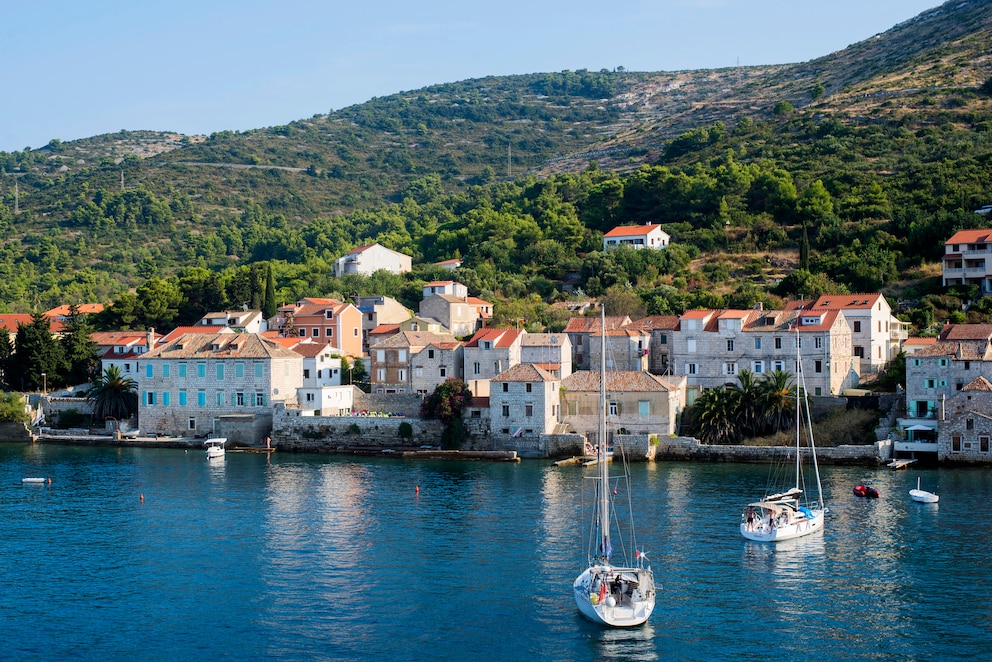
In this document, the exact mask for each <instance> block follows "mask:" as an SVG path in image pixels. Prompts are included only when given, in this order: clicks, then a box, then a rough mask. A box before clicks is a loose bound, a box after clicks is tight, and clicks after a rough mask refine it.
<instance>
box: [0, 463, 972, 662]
mask: <svg viewBox="0 0 992 662" xmlns="http://www.w3.org/2000/svg"><path fill="white" fill-rule="evenodd" d="M591 471H593V470H592V469H583V468H581V467H575V466H571V467H560V468H559V467H555V466H554V465H553V464H552V463H551V462H549V461H536V460H528V461H524V462H521V463H518V464H516V463H483V462H450V461H411V460H403V459H398V458H381V459H380V458H377V459H369V458H352V457H343V456H328V455H294V454H288V453H273V454H272V455H271V456H268V455H266V454H249V453H234V452H229V453H228V454H227V456H226V458H224V459H222V460H210V461H208V460H207V459H206V457H205V454H204V453H203V451H199V450H198V451H189V452H184V451H182V450H168V449H134V448H120V449H117V448H76V447H65V446H50V445H22V444H12V445H2V446H0V513H2V515H0V658H2V659H5V660H23V659H37V658H43V659H52V660H62V659H74V660H108V659H133V660H178V659H182V660H200V659H216V658H227V659H237V660H252V659H283V660H303V659H307V660H310V659H315V660H417V661H420V660H423V661H427V660H429V661H431V662H437V661H443V660H613V659H631V660H853V659H859V660H973V659H981V658H987V656H988V655H989V651H992V590H990V589H992V586H990V584H992V580H990V572H989V570H990V568H989V565H990V561H989V558H990V553H989V551H988V550H989V542H990V541H992V514H990V509H989V508H988V507H987V505H988V504H989V503H990V502H992V473H990V472H989V471H988V470H985V469H939V470H928V471H915V470H913V469H909V470H907V471H899V472H893V471H890V470H888V469H884V468H881V469H869V468H863V467H825V468H823V469H822V477H823V484H824V491H825V494H826V498H827V504H828V507H829V509H830V512H829V514H828V515H827V520H826V529H825V531H823V532H822V533H819V534H814V535H812V536H808V537H806V538H801V539H798V540H794V541H787V542H783V543H777V544H768V543H754V542H749V541H746V540H745V539H744V538H742V537H741V536H740V533H739V530H738V527H739V523H740V513H741V510H742V508H743V507H744V505H745V504H746V503H747V502H749V501H752V500H754V499H756V498H758V497H760V496H761V493H762V491H763V489H764V487H765V482H766V479H767V473H768V472H767V469H766V468H765V467H762V466H758V465H728V464H719V465H711V464H683V463H648V464H637V465H633V466H632V488H633V491H634V494H635V497H636V500H635V503H634V510H635V517H636V520H637V524H638V526H637V536H638V538H637V543H638V547H639V548H640V549H643V550H645V551H647V553H648V558H649V559H650V562H651V564H652V566H653V567H654V570H655V578H656V582H657V583H658V585H659V592H658V601H657V606H656V608H655V612H654V614H653V616H652V617H651V619H650V621H649V622H648V624H647V625H645V626H643V627H639V628H633V629H629V630H609V629H603V628H600V627H598V626H596V625H594V624H592V623H590V622H587V621H586V620H585V619H584V618H582V616H581V615H580V614H579V613H578V611H577V609H576V607H575V604H574V600H573V597H572V588H571V587H572V581H573V580H574V579H575V577H576V576H577V575H578V574H579V572H581V570H582V569H583V568H584V566H585V563H586V558H585V553H584V544H585V541H586V539H587V537H588V530H587V519H586V518H585V516H584V514H585V513H587V512H588V508H587V507H586V508H584V507H583V505H582V503H581V498H580V495H582V494H583V493H586V494H588V492H589V489H588V485H587V483H588V482H589V481H583V477H584V476H589V475H591V473H590V472H591ZM918 476H919V477H921V479H922V485H923V487H924V489H928V490H931V491H934V492H937V493H938V494H940V497H941V499H940V502H939V503H938V504H919V503H916V502H914V501H912V500H911V499H910V498H909V490H910V489H912V488H915V487H916V480H917V477H918ZM24 477H45V478H48V477H50V478H51V479H52V482H51V483H50V484H48V483H47V482H46V483H44V484H23V483H22V482H21V479H22V478H24ZM862 482H869V483H871V484H872V485H874V486H875V487H877V488H878V489H879V491H880V492H881V498H879V499H873V500H865V499H859V498H857V497H855V496H853V494H852V493H851V488H852V487H853V486H854V485H856V484H858V483H862ZM584 483H586V484H585V485H584Z"/></svg>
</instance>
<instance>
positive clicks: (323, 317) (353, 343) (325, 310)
mask: <svg viewBox="0 0 992 662" xmlns="http://www.w3.org/2000/svg"><path fill="white" fill-rule="evenodd" d="M276 323H277V325H278V330H279V332H280V334H282V335H283V336H286V337H298V338H310V339H311V340H312V341H313V342H315V343H319V344H322V345H333V346H334V347H337V348H338V349H339V350H340V351H341V353H343V354H345V355H347V356H352V357H357V356H361V355H362V313H361V312H360V311H359V310H358V308H356V307H355V306H353V305H352V304H350V303H344V302H343V301H338V300H337V299H322V298H316V297H307V298H304V299H300V300H299V301H297V302H296V303H294V304H289V305H286V306H280V307H279V315H278V316H277V318H276Z"/></svg>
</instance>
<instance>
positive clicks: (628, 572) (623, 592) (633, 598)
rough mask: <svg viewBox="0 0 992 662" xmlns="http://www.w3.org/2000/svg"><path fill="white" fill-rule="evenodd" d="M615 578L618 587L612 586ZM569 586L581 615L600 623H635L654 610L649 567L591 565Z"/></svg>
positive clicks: (646, 618)
mask: <svg viewBox="0 0 992 662" xmlns="http://www.w3.org/2000/svg"><path fill="white" fill-rule="evenodd" d="M617 578H619V579H620V580H621V582H620V584H619V590H615V587H617V584H616V580H617ZM572 589H573V592H574V593H575V604H576V606H577V607H578V608H579V611H580V612H581V613H582V615H583V616H585V617H586V618H588V619H589V620H590V621H592V622H593V623H599V624H600V625H606V626H609V627H635V626H638V625H642V624H643V623H645V622H647V620H648V618H650V617H651V612H653V611H654V603H655V589H654V573H653V572H652V571H651V568H615V567H611V566H606V565H594V566H591V567H589V568H587V569H586V570H585V571H584V572H583V573H582V574H581V575H579V576H578V577H577V578H576V579H575V583H574V584H573V585H572Z"/></svg>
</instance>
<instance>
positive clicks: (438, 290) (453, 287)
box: [421, 280, 468, 299]
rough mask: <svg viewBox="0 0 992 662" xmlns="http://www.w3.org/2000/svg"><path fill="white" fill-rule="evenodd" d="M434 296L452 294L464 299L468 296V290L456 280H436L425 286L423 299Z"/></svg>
mask: <svg viewBox="0 0 992 662" xmlns="http://www.w3.org/2000/svg"><path fill="white" fill-rule="evenodd" d="M434 294H450V295H451V296H455V297H463V298H464V297H467V296H468V288H467V287H466V286H464V285H462V284H461V283H459V282H458V281H456V280H434V281H431V282H429V283H427V284H426V285H424V294H423V296H422V297H421V298H422V299H426V298H427V297H429V296H431V295H434Z"/></svg>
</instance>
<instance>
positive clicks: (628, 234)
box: [603, 223, 672, 250]
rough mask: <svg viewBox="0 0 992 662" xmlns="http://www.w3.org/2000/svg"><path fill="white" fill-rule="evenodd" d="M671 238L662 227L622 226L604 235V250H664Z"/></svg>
mask: <svg viewBox="0 0 992 662" xmlns="http://www.w3.org/2000/svg"><path fill="white" fill-rule="evenodd" d="M671 239H672V238H671V237H670V236H669V235H668V233H667V232H665V231H664V230H662V229H661V226H660V225H653V224H650V223H649V224H646V225H621V226H618V227H615V228H613V229H612V230H610V231H609V232H607V233H606V234H604V235H603V250H609V249H611V248H619V247H620V246H626V247H627V248H653V249H655V250H658V249H662V248H664V247H665V246H667V245H668V244H669V243H670V242H671Z"/></svg>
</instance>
